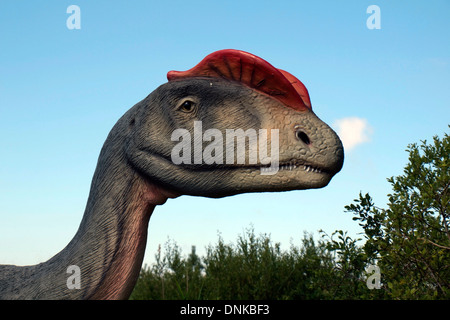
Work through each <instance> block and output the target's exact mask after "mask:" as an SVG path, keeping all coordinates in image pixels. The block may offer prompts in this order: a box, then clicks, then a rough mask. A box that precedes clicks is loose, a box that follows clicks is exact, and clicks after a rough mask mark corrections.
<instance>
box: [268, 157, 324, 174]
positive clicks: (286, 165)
mask: <svg viewBox="0 0 450 320" xmlns="http://www.w3.org/2000/svg"><path fill="white" fill-rule="evenodd" d="M260 170H261V172H263V173H266V174H267V173H271V172H277V171H293V170H304V171H306V172H313V173H329V172H328V171H327V170H325V169H323V168H319V167H317V166H313V165H309V164H306V163H302V162H299V161H298V160H291V161H288V162H283V163H281V164H279V165H278V167H276V166H274V167H272V166H269V165H267V166H261V167H260Z"/></svg>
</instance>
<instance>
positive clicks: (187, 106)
mask: <svg viewBox="0 0 450 320" xmlns="http://www.w3.org/2000/svg"><path fill="white" fill-rule="evenodd" d="M179 109H180V110H181V111H184V112H192V111H194V109H195V103H194V102H192V101H191V100H186V101H184V102H183V103H182V104H181V105H180V108H179Z"/></svg>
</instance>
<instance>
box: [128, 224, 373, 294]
mask: <svg viewBox="0 0 450 320" xmlns="http://www.w3.org/2000/svg"><path fill="white" fill-rule="evenodd" d="M327 237H328V236H326V235H324V236H323V239H325V238H327ZM165 248H166V249H165V255H164V257H161V249H159V250H158V253H157V254H156V256H155V258H156V262H155V264H154V265H153V267H151V268H150V267H147V266H146V267H144V268H143V270H142V272H141V274H140V277H139V280H138V283H137V285H136V287H135V289H134V291H133V294H132V296H131V299H209V300H215V299H249V300H259V299H269V300H275V299H355V298H364V297H366V298H367V297H369V298H370V297H375V295H374V294H373V292H370V290H368V289H367V287H366V285H365V276H364V271H363V270H364V268H363V267H362V264H363V261H362V260H361V256H360V253H361V248H358V247H357V246H356V241H355V240H352V239H351V238H349V237H348V236H346V235H345V234H343V233H342V234H339V237H338V240H337V241H336V240H334V239H331V241H324V240H319V241H318V242H316V241H315V240H314V239H313V237H312V236H311V235H309V234H306V233H305V234H304V237H303V239H302V243H301V245H300V246H295V245H293V244H291V247H290V250H289V251H288V252H283V251H282V250H281V249H280V244H279V243H272V241H271V240H270V236H268V235H265V234H263V235H260V236H256V235H255V233H254V230H253V229H251V228H250V229H248V230H247V231H246V233H245V234H244V235H241V236H239V237H238V239H237V241H236V244H235V245H233V244H225V243H224V241H223V239H222V238H221V237H219V240H218V242H217V243H216V244H215V245H214V246H212V245H210V246H209V247H208V248H207V253H206V256H205V257H203V258H200V257H198V256H197V255H196V253H195V248H194V247H193V249H192V252H191V254H190V255H189V256H188V257H187V258H184V257H182V255H181V252H180V250H179V248H178V246H177V245H176V244H174V243H173V242H171V241H168V242H167V243H166V246H165Z"/></svg>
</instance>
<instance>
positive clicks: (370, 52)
mask: <svg viewBox="0 0 450 320" xmlns="http://www.w3.org/2000/svg"><path fill="white" fill-rule="evenodd" d="M72 4H75V5H78V6H79V7H80V9H81V20H80V21H81V29H79V30H76V29H75V30H69V29H68V28H67V26H66V20H67V18H68V17H69V16H70V14H67V13H66V9H67V7H69V6H70V5H72ZM370 5H377V6H378V7H379V8H380V10H381V14H380V18H381V29H378V30H377V29H374V30H371V29H368V28H367V26H366V20H367V19H368V18H369V17H370V14H368V13H367V12H366V10H367V8H368V7H369V6H370ZM449 13H450V2H448V1H446V0H443V1H439V0H435V1H433V2H426V1H392V0H390V1H379V0H375V1H364V0H355V1H261V0H259V1H212V0H210V1H170V2H168V1H166V2H163V1H158V2H156V1H132V2H130V1H81V0H80V1H77V0H75V1H62V0H58V1H40V2H37V1H12V0H4V1H1V2H0V164H1V165H0V263H3V264H6V263H12V264H19V265H25V264H35V263H38V262H42V261H45V260H47V259H48V258H50V257H51V256H53V255H54V254H55V253H57V252H58V251H59V250H61V249H62V248H63V247H64V246H65V245H66V244H67V243H68V242H69V241H70V239H71V238H72V237H73V235H74V234H75V232H76V230H77V228H78V225H79V223H80V221H81V217H82V214H83V212H84V207H85V205H86V200H87V196H88V192H89V187H90V181H91V178H92V175H93V172H94V170H95V166H96V162H97V158H98V154H99V152H100V149H101V147H102V144H103V142H104V140H105V138H106V136H107V134H108V132H109V130H110V129H111V128H112V126H113V125H114V123H115V122H116V121H117V120H118V118H119V117H120V116H121V115H122V114H123V113H124V112H125V111H126V110H128V109H129V108H130V107H131V106H133V105H134V104H135V103H137V102H139V101H140V100H141V99H143V98H144V97H145V96H147V95H148V94H149V93H150V92H151V91H153V90H154V89H155V88H156V87H157V86H159V85H160V84H162V83H164V82H166V81H167V80H166V74H167V72H168V71H169V70H186V69H189V68H191V67H192V66H194V65H195V64H197V63H198V62H199V61H200V60H201V59H202V58H203V57H204V56H206V55H207V54H209V53H211V52H213V51H216V50H219V49H225V48H234V49H240V50H244V51H248V52H251V53H253V54H256V55H258V56H260V57H262V58H263V59H265V60H267V61H269V62H270V63H271V64H273V65H274V66H276V67H278V68H281V69H284V70H287V71H289V72H290V73H292V74H294V75H295V76H297V77H298V78H299V79H300V80H302V81H303V83H304V84H305V85H306V87H307V88H308V90H309V93H310V96H311V101H312V105H313V110H314V111H315V113H316V114H317V115H318V116H319V117H320V118H321V119H322V120H324V121H325V122H327V123H328V124H330V125H331V126H332V127H333V128H335V129H336V130H337V131H338V133H339V134H340V135H341V138H343V140H344V137H345V141H344V143H345V144H346V146H347V148H346V154H345V156H346V158H345V163H344V168H343V170H342V171H341V172H340V173H339V174H338V175H337V176H336V177H335V178H334V179H333V180H332V181H331V183H330V184H329V186H327V187H326V188H324V189H318V190H306V191H292V192H285V193H263V194H246V195H239V196H233V197H229V198H223V199H206V198H196V197H187V196H184V197H180V198H178V199H174V200H169V201H168V202H167V203H166V204H165V205H163V206H161V207H157V208H156V209H155V211H154V213H153V216H152V217H151V220H150V226H149V240H148V243H147V253H146V257H145V262H146V263H149V262H151V261H152V259H153V255H154V253H155V252H156V249H157V247H158V245H159V244H162V245H163V244H164V243H165V242H166V241H167V239H168V238H170V239H173V240H175V241H176V242H177V243H178V244H179V245H180V247H181V248H182V249H183V252H184V253H186V254H187V253H188V252H189V250H190V246H191V245H196V246H197V250H198V252H199V253H203V252H204V250H203V249H204V247H205V246H207V245H208V244H210V243H215V242H216V241H217V235H218V233H220V234H221V235H222V237H223V238H224V240H225V241H226V242H231V241H234V240H235V239H236V237H237V235H238V234H242V232H243V231H244V230H245V229H246V228H248V227H250V225H253V227H254V229H255V232H256V233H258V234H259V233H267V234H270V235H271V238H272V240H273V241H276V242H281V243H282V247H284V248H288V247H289V245H290V241H292V242H293V243H295V244H299V243H300V239H301V238H302V236H303V232H304V231H307V232H312V233H315V234H316V237H318V235H317V230H319V229H323V230H325V231H327V232H328V233H331V232H333V231H334V230H336V229H342V230H347V231H349V233H350V234H351V235H356V233H358V232H360V229H359V228H358V225H357V223H355V222H354V221H352V219H351V218H352V217H351V215H350V214H349V213H345V212H344V206H345V205H347V204H350V203H351V202H352V200H353V199H354V198H356V197H357V196H358V194H359V192H360V191H361V192H363V193H365V192H369V193H370V194H371V195H372V196H373V197H374V199H375V202H376V204H377V205H379V206H383V205H384V204H385V202H386V198H387V197H386V195H387V194H388V193H389V192H390V191H391V189H390V186H389V184H388V183H387V181H386V178H387V177H390V176H393V175H398V174H401V172H402V169H403V167H404V165H405V164H406V163H407V153H406V152H405V149H406V147H407V145H408V144H409V143H413V142H419V141H420V140H424V139H428V140H429V139H431V138H432V136H433V135H439V136H442V135H443V133H444V132H448V127H447V125H448V124H449V119H450V111H449V110H450V77H449V76H450V41H449V36H448V33H449V31H450V19H449V16H448V15H449Z"/></svg>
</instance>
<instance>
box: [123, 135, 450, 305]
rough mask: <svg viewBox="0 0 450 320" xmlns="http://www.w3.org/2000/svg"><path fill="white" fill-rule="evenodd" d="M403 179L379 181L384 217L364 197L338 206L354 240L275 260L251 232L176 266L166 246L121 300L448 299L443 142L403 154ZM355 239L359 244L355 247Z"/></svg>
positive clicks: (317, 244)
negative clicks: (373, 279) (373, 283)
mask: <svg viewBox="0 0 450 320" xmlns="http://www.w3.org/2000/svg"><path fill="white" fill-rule="evenodd" d="M407 152H408V153H409V163H408V164H407V165H406V167H405V169H404V172H403V175H399V176H396V177H392V178H389V179H388V181H389V183H390V184H391V186H392V190H393V191H392V193H391V194H389V195H388V199H389V200H388V203H387V206H386V208H385V209H384V208H379V207H376V206H375V204H374V202H373V199H372V198H371V196H370V195H369V194H365V195H362V194H361V193H360V195H359V198H358V199H355V200H354V202H353V203H352V204H350V205H348V206H346V207H345V209H346V211H347V212H350V213H352V214H353V215H354V217H353V220H355V221H358V223H359V225H360V226H361V227H362V230H363V233H362V234H363V235H364V239H352V238H351V237H349V236H348V235H347V233H346V232H344V231H342V230H337V231H335V232H334V233H332V234H331V236H329V235H328V234H326V233H325V232H323V231H320V233H321V236H322V237H321V239H320V240H319V241H315V240H314V239H313V237H312V236H311V235H309V234H306V233H305V234H304V237H303V239H302V242H301V244H300V245H298V246H295V245H293V244H291V247H290V249H289V251H286V252H285V251H282V250H281V249H280V244H279V243H272V241H271V240H270V237H269V236H268V235H266V234H263V235H260V236H256V235H255V234H254V230H253V229H252V228H250V229H248V230H247V231H246V232H245V234H244V235H241V236H239V237H238V239H237V241H236V244H234V245H233V244H225V243H224V241H223V239H222V238H220V237H219V240H218V242H217V244H216V245H215V246H211V245H210V246H209V247H208V248H207V253H206V256H205V257H203V258H200V257H198V256H197V254H196V252H195V247H192V251H191V253H190V254H189V255H188V256H187V257H184V256H183V255H182V254H181V250H180V249H179V247H178V246H177V245H176V244H175V243H173V242H170V241H168V242H167V243H166V245H165V255H164V256H162V254H161V248H159V250H158V252H157V254H156V256H155V258H156V262H155V264H154V265H153V266H152V267H147V266H145V267H144V268H143V269H142V271H141V274H140V277H139V280H138V283H137V285H136V287H135V289H134V291H133V293H132V296H131V299H449V298H450V232H449V219H450V217H449V198H450V196H449V184H450V172H449V163H450V160H449V155H450V138H449V136H448V135H447V134H446V135H445V136H444V138H443V139H442V140H440V139H439V138H437V137H434V139H433V143H432V144H427V143H426V141H423V142H422V144H421V145H420V146H418V145H417V144H411V145H409V146H408V149H407ZM362 240H364V242H363V243H362V244H359V243H360V242H361V241H362ZM373 265H377V266H378V267H379V268H380V274H381V288H379V289H378V290H377V289H373V290H369V288H368V286H367V284H366V281H367V277H368V276H370V274H367V273H366V271H365V270H366V269H367V268H368V267H369V266H373Z"/></svg>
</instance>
